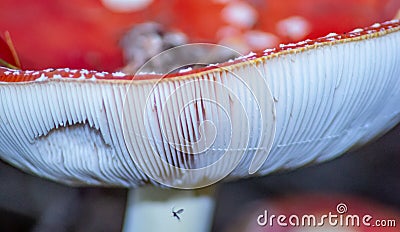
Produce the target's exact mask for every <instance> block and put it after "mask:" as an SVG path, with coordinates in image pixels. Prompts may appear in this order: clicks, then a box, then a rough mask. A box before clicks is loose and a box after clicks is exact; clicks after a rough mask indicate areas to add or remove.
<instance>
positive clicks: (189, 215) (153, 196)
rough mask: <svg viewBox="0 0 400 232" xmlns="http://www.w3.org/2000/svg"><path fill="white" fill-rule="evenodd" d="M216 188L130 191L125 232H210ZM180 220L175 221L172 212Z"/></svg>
mask: <svg viewBox="0 0 400 232" xmlns="http://www.w3.org/2000/svg"><path fill="white" fill-rule="evenodd" d="M214 206H215V201H214V187H207V188H203V189H195V190H180V189H163V188H157V187H152V186H149V187H143V188H136V189H131V190H129V193H128V202H127V207H126V213H125V222H124V228H123V232H141V231H146V232H153V231H157V232H159V231H173V232H180V231H191V232H207V231H210V229H211V225H212V218H213V211H214ZM180 209H183V212H182V213H180V214H177V215H178V216H179V217H180V219H178V218H177V217H174V215H173V213H172V212H173V210H174V211H175V212H176V211H178V210H180Z"/></svg>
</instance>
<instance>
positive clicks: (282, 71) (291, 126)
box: [0, 20, 400, 231]
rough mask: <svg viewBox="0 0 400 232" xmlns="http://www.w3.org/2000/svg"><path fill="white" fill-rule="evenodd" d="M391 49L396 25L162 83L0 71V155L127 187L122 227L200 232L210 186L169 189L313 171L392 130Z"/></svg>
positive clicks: (27, 166)
mask: <svg viewBox="0 0 400 232" xmlns="http://www.w3.org/2000/svg"><path fill="white" fill-rule="evenodd" d="M399 40H400V21H399V20H392V21H388V22H385V23H382V24H374V25H372V26H370V27H367V28H364V29H355V30H353V31H351V32H349V33H347V34H344V35H337V34H329V35H327V36H326V37H321V38H318V39H316V40H306V41H303V42H299V43H296V44H288V45H281V46H279V48H277V49H269V50H265V51H264V52H261V53H258V54H256V53H251V54H249V55H247V56H243V57H240V58H237V59H235V60H232V61H228V62H225V63H222V64H219V65H210V66H207V67H205V68H200V69H194V70H190V69H187V70H181V71H179V72H178V73H173V74H166V75H161V74H138V75H126V74H124V73H121V72H115V73H107V72H97V71H88V70H83V69H82V70H71V69H47V70H42V71H20V70H13V69H8V68H0V99H1V101H0V103H1V105H0V107H1V108H0V156H1V158H2V159H3V160H5V161H7V162H9V163H11V164H12V165H14V166H16V167H18V168H20V169H22V170H25V171H27V172H30V173H34V174H36V175H39V176H41V177H45V178H49V179H52V180H55V181H58V182H61V183H66V184H71V185H104V186H124V187H130V188H133V189H134V190H133V191H136V192H135V193H134V194H133V195H131V197H130V199H129V202H128V208H127V215H126V216H127V218H126V225H125V228H124V230H125V231H144V230H146V231H150V230H151V229H152V230H154V231H155V230H159V229H164V230H165V229H166V228H167V227H169V228H171V229H170V230H171V231H172V230H173V231H179V230H181V231H188V230H190V231H206V230H207V229H208V227H209V225H210V224H209V222H210V219H211V215H212V213H211V211H212V208H213V207H212V206H213V201H212V197H211V196H210V195H209V193H207V190H201V189H200V190H193V191H188V190H173V189H163V188H164V187H174V188H181V189H196V188H200V187H205V186H208V185H211V184H213V183H215V182H217V181H219V180H221V179H235V178H242V177H248V176H257V175H266V174H268V173H271V172H273V171H276V170H279V169H292V168H296V167H300V166H304V165H306V164H309V163H313V162H322V161H326V160H330V159H332V158H334V157H337V156H338V155H340V154H342V153H344V152H345V151H347V150H348V149H350V148H354V147H356V146H359V145H362V144H365V143H366V142H368V141H370V140H371V139H373V138H376V137H377V136H379V135H381V134H383V133H384V132H386V131H387V130H389V129H390V128H392V127H393V126H394V125H396V124H397V123H398V122H399V121H400V107H399V106H398V104H397V103H398V101H399V100H400V92H399V91H398V89H399V88H400V79H399V76H400V57H399V54H400V46H399V43H398V41H399ZM267 156H268V157H267ZM143 185H156V186H158V187H156V188H152V189H151V190H150V189H148V188H149V187H143ZM149 199H150V200H149ZM172 203H174V204H175V203H178V204H182V205H172ZM183 205H185V206H183ZM173 206H177V207H180V208H183V207H185V211H184V214H182V215H181V217H182V220H181V221H180V222H179V223H176V221H175V220H174V218H173V217H172V216H171V215H170V212H171V208H172V207H173ZM159 212H161V213H160V214H158V213H159Z"/></svg>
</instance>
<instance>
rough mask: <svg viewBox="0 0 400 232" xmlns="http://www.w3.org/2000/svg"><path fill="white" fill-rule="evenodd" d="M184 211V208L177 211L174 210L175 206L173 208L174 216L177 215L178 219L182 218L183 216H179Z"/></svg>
mask: <svg viewBox="0 0 400 232" xmlns="http://www.w3.org/2000/svg"><path fill="white" fill-rule="evenodd" d="M181 213H183V209H179V210H177V211H175V210H174V208H172V216H173V217H176V218H177V219H178V220H181V218H180V217H179V214H181Z"/></svg>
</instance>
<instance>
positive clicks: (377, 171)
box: [0, 0, 400, 232]
mask: <svg viewBox="0 0 400 232" xmlns="http://www.w3.org/2000/svg"><path fill="white" fill-rule="evenodd" d="M398 9H400V1H399V0H286V1H280V0H247V1H244V0H206V1H185V0H172V1H166V0H164V1H163V0H140V1H139V0H131V1H123V0H119V1H115V0H114V1H113V0H102V1H101V0H70V1H62V0H42V1H29V0H18V1H15V0H0V15H1V20H0V33H1V34H0V35H1V36H2V37H3V38H4V35H5V34H4V33H5V32H6V31H7V32H9V34H10V37H11V39H12V41H13V44H14V46H15V49H16V50H17V53H18V55H19V59H20V62H21V65H22V67H23V68H24V69H42V68H49V67H51V68H57V67H70V68H87V69H97V70H107V71H114V70H119V69H125V70H128V71H130V72H134V71H135V70H136V69H137V68H138V67H140V65H141V64H143V63H144V62H145V61H146V60H147V59H148V58H150V57H151V56H153V55H155V54H157V53H158V52H161V51H162V50H164V49H167V48H170V47H173V46H177V45H181V44H185V43H191V42H209V43H217V44H221V45H225V46H229V47H231V48H233V49H235V50H237V51H239V52H240V53H243V54H245V53H248V52H250V51H258V50H264V49H266V48H271V47H275V46H278V45H279V44H280V43H289V42H296V41H300V40H304V39H306V38H311V39H312V38H316V37H319V36H324V35H326V34H328V33H330V32H336V33H344V32H346V31H350V30H352V29H354V28H357V27H364V26H369V25H371V24H373V23H375V22H383V21H385V20H390V19H392V18H394V17H395V15H396V12H397V10H398ZM1 49H2V47H1V46H0V52H3V51H2V50H1ZM4 54H5V53H4ZM193 55H195V54H193ZM4 59H6V60H7V59H8V60H7V61H8V62H10V63H12V62H13V58H12V57H10V56H5V57H4ZM399 135H400V126H397V127H396V128H394V129H393V130H391V131H390V132H389V133H388V134H386V135H385V136H383V137H382V138H380V139H378V140H376V141H374V142H372V143H370V144H369V145H366V146H364V147H363V148H360V149H358V150H356V151H352V152H349V153H347V154H345V155H343V156H341V157H339V158H337V159H335V160H333V161H330V162H327V163H323V164H318V165H312V166H308V167H304V168H301V169H298V170H293V171H286V172H281V173H274V174H272V175H269V176H266V177H259V178H250V179H246V180H240V181H235V182H230V183H222V184H220V186H219V187H218V191H217V206H216V207H217V208H216V212H215V217H214V225H213V231H215V232H219V231H255V229H254V228H253V227H252V226H251V224H252V223H253V224H254V222H255V219H256V217H257V215H258V214H260V213H262V212H263V210H264V209H271V210H272V209H276V210H277V212H283V213H286V214H289V213H293V212H294V213H295V212H297V213H299V212H302V210H304V209H309V210H313V211H318V212H320V211H322V212H326V213H327V212H329V211H334V210H335V208H332V207H335V206H336V205H335V204H337V203H339V202H340V201H344V202H346V203H347V205H348V207H349V211H352V212H353V213H360V214H362V213H365V212H373V213H375V214H376V216H377V217H379V216H381V217H384V216H385V217H390V218H397V222H398V223H400V221H399V219H400V217H399V212H400V181H399V179H400V143H399V142H398V141H399V138H400V136H399ZM126 195H127V190H126V189H121V188H97V187H68V186H64V185H60V184H57V183H54V182H51V181H47V180H43V179H40V178H37V177H34V176H32V175H29V174H26V173H23V172H21V171H19V170H17V169H15V168H13V167H11V166H9V165H7V164H6V163H3V162H0V231H35V232H36V231H37V232H44V231H120V230H121V226H122V223H123V216H124V210H125V203H126ZM332 204H333V205H332ZM288 205H290V207H288ZM310 205H313V207H312V209H310V208H307V207H309V206H310ZM398 226H399V225H398ZM258 229H259V230H260V231H263V230H262V228H258ZM397 229H398V227H397ZM259 230H257V231H259ZM265 231H266V230H265ZM303 231H304V230H303ZM371 231H378V230H371ZM384 231H389V230H384ZM393 231H398V230H393Z"/></svg>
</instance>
